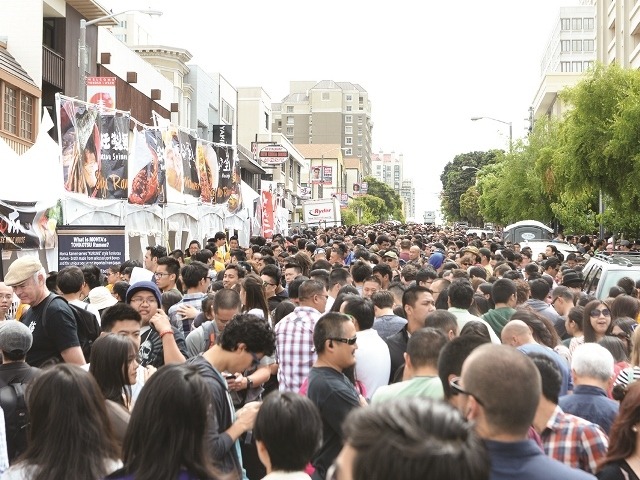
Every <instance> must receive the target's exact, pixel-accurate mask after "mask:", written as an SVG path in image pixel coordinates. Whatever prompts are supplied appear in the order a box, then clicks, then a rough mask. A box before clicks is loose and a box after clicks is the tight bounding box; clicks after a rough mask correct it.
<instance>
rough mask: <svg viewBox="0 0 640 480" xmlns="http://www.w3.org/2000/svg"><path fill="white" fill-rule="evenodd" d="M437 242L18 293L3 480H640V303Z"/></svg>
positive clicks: (326, 232)
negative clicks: (598, 295) (592, 293)
mask: <svg viewBox="0 0 640 480" xmlns="http://www.w3.org/2000/svg"><path fill="white" fill-rule="evenodd" d="M566 240H567V241H569V242H572V243H574V244H575V245H576V246H577V250H578V251H577V253H576V254H573V255H568V256H567V258H565V257H564V256H563V255H562V253H561V252H559V251H558V249H557V248H555V245H554V243H553V242H549V246H548V248H547V251H546V252H545V254H543V255H541V256H540V257H536V258H533V254H532V252H531V250H530V249H528V248H527V247H526V246H521V245H519V244H510V243H508V242H507V243H505V242H503V241H502V240H501V239H500V238H499V236H497V235H496V236H495V237H493V238H487V237H486V236H484V234H483V237H478V236H477V235H469V236H467V235H465V234H464V233H463V232H460V231H456V230H454V229H439V228H435V227H433V226H426V225H392V224H381V225H376V226H370V227H364V226H362V227H350V228H343V227H335V228H326V229H322V228H314V229H308V230H307V229H305V230H300V231H298V232H296V233H295V234H293V235H291V236H286V237H285V236H283V235H275V236H274V237H273V238H270V239H265V238H263V237H259V236H255V237H251V239H250V245H240V244H239V242H238V239H237V237H234V236H230V237H229V236H228V234H226V233H225V232H219V233H217V234H216V235H215V236H214V237H213V238H210V239H208V240H207V241H206V242H205V243H204V245H201V243H200V242H198V241H196V240H193V241H191V242H190V244H189V245H188V248H187V249H186V250H185V251H182V250H174V251H167V249H166V248H165V247H163V246H160V245H157V246H150V247H147V248H146V251H145V254H144V259H143V260H142V261H137V260H133V259H132V260H128V261H126V262H124V263H123V264H121V265H113V266H111V267H109V268H108V270H107V272H106V274H103V273H102V272H101V271H100V270H99V269H98V268H97V267H96V266H94V265H83V266H71V267H65V268H63V269H61V270H60V271H58V272H47V271H45V269H44V268H43V267H42V264H41V263H40V261H39V260H38V258H37V257H35V256H22V257H21V258H19V259H17V260H15V261H14V262H13V263H12V264H11V265H10V267H9V269H8V271H7V273H6V275H5V278H4V282H2V283H0V350H1V351H2V364H1V365H0V407H2V411H3V415H0V424H2V423H3V425H2V426H0V472H2V475H1V476H0V478H1V479H60V478H73V479H75V478H78V479H80V478H82V479H103V478H108V479H123V480H124V479H128V480H132V479H135V480H143V479H160V478H162V479H171V480H173V479H180V480H188V479H233V480H235V479H249V480H259V479H267V480H280V479H282V480H284V479H289V480H298V479H307V480H309V479H314V480H324V479H326V480H336V479H337V480H347V479H349V480H378V479H380V480H383V479H384V480H388V479H397V480H413V479H421V478H465V479H474V480H475V479H477V480H481V479H513V478H522V479H543V478H544V479H547V478H562V479H581V478H585V479H586V478H595V477H596V476H597V478H600V479H604V480H617V479H636V480H637V479H638V478H639V477H640V441H639V438H640V437H639V436H640V433H639V430H638V429H639V428H640V383H639V382H636V380H637V379H640V333H638V332H640V329H636V326H637V325H638V320H639V318H640V317H639V314H640V300H639V298H640V294H639V289H640V285H636V282H635V281H634V280H633V279H631V278H626V277H625V278H622V279H621V280H620V281H619V282H618V284H617V285H616V287H615V288H612V289H611V292H609V294H610V297H608V298H605V299H598V298H595V297H592V296H589V295H586V294H585V293H583V292H582V291H581V285H582V268H583V266H584V264H585V262H586V260H587V259H588V256H589V255H592V254H594V253H597V252H606V251H609V252H610V251H612V250H618V249H619V250H629V249H632V248H633V246H632V245H630V244H629V243H628V242H625V241H622V242H615V241H611V242H609V243H608V244H607V242H606V241H605V242H600V241H596V240H595V239H593V238H591V237H587V236H583V237H570V238H567V239H566Z"/></svg>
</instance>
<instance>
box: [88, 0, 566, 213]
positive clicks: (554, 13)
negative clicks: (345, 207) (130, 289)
mask: <svg viewBox="0 0 640 480" xmlns="http://www.w3.org/2000/svg"><path fill="white" fill-rule="evenodd" d="M99 1H100V3H101V4H102V5H103V6H105V7H107V8H112V9H113V11H114V12H117V11H121V10H124V9H127V8H147V7H149V8H153V9H156V10H162V11H163V12H164V15H163V16H162V17H158V18H153V19H151V21H150V23H151V30H152V32H151V33H152V34H154V36H157V38H156V42H155V43H158V44H162V45H170V46H174V47H180V48H185V49H187V50H188V51H189V52H190V53H191V54H192V55H193V59H192V62H193V63H197V64H198V65H200V66H201V67H203V68H204V69H205V70H206V71H209V72H220V73H221V74H222V75H223V76H224V77H225V78H226V79H227V80H228V81H229V82H230V83H231V84H233V85H234V86H236V87H249V86H251V87H253V86H261V87H263V88H264V89H265V91H266V92H267V93H268V94H269V95H270V96H271V99H272V101H273V102H279V101H281V100H282V98H283V97H284V96H286V95H287V93H288V89H289V81H290V80H317V81H320V80H335V81H346V82H352V83H358V84H360V85H361V86H362V87H363V88H364V89H365V90H367V91H368V92H369V99H370V100H371V103H372V120H373V123H374V129H373V151H374V152H378V151H384V152H391V151H395V152H397V153H403V154H404V160H405V170H404V172H405V178H406V177H411V178H413V179H414V182H415V187H416V197H417V204H416V216H417V218H418V219H421V218H422V212H423V211H424V210H435V209H438V208H439V202H438V199H437V193H438V192H439V191H440V189H441V184H440V173H441V172H442V169H443V168H444V166H445V165H446V164H447V163H448V162H449V161H451V160H452V159H453V157H454V156H455V155H457V154H459V153H465V152H471V151H479V150H488V149H491V148H504V149H505V150H506V149H507V148H508V143H509V127H508V126H507V125H503V124H501V123H497V122H493V121H490V120H481V121H477V122H472V121H471V120H470V118H471V117H473V116H489V117H494V118H497V119H500V120H503V121H506V122H513V137H514V140H516V139H517V138H520V137H523V136H524V135H525V134H526V128H527V126H528V122H526V121H525V119H526V118H527V117H528V108H529V106H530V105H531V103H532V101H533V98H534V96H535V94H536V91H537V89H538V87H539V85H540V81H541V73H540V62H541V59H542V54H543V52H544V50H545V48H546V46H547V43H548V41H549V36H550V34H551V31H552V29H553V27H554V25H555V22H556V20H557V17H558V14H559V11H560V7H561V6H568V5H576V4H578V0H536V1H529V2H525V1H522V0H485V1H483V2H479V1H477V0H458V1H455V2H453V1H451V2H439V1H433V2H432V1H429V2H417V1H416V0H396V1H394V2H382V1H375V2H371V1H370V0H366V1H365V0H340V1H338V0H325V1H324V2H322V3H321V4H320V3H316V2H307V1H305V0H273V1H264V0H245V1H242V0H227V1H224V2H220V1H216V2H211V1H209V0H206V1H205V0H181V1H177V0H154V1H153V2H150V1H149V0H126V1H124V0H99ZM266 72H268V73H266Z"/></svg>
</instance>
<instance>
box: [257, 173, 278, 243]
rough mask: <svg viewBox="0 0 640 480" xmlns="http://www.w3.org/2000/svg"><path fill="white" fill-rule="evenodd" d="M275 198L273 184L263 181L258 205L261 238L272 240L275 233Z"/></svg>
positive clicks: (274, 185) (274, 186)
mask: <svg viewBox="0 0 640 480" xmlns="http://www.w3.org/2000/svg"><path fill="white" fill-rule="evenodd" d="M276 197H277V195H276V184H275V182H269V181H265V180H263V181H262V186H261V189H260V204H261V210H262V219H261V226H262V236H263V237H264V238H272V237H273V235H274V233H275V231H274V229H275V221H276V217H275V213H276V200H277V199H276Z"/></svg>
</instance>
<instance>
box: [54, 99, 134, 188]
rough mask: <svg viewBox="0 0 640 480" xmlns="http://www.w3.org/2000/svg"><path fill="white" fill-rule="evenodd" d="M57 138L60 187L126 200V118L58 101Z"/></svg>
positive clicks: (92, 107)
mask: <svg viewBox="0 0 640 480" xmlns="http://www.w3.org/2000/svg"><path fill="white" fill-rule="evenodd" d="M59 102H60V105H59V108H58V129H59V131H58V134H59V138H60V139H61V140H60V148H61V159H62V169H63V176H64V187H65V189H66V190H67V191H69V192H74V193H80V194H84V195H86V196H88V197H94V198H102V199H124V198H127V181H126V180H127V163H128V157H129V121H130V116H129V115H128V114H126V113H121V112H115V111H113V110H112V111H111V112H105V113H101V112H99V109H98V107H96V106H93V105H88V104H86V103H83V102H78V101H74V100H73V99H66V98H60V100H59Z"/></svg>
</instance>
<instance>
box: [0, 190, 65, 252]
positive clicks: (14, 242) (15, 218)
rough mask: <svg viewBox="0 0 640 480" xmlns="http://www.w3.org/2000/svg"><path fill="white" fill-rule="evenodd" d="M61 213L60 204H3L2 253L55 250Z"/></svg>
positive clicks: (0, 221) (0, 208)
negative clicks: (42, 249) (23, 250)
mask: <svg viewBox="0 0 640 480" xmlns="http://www.w3.org/2000/svg"><path fill="white" fill-rule="evenodd" d="M61 212H62V208H61V206H60V204H58V205H55V206H51V205H50V206H46V205H40V204H39V203H38V202H12V201H7V200H0V249H2V250H22V249H38V248H42V247H44V248H54V247H55V246H56V225H57V224H58V223H59V222H61V221H62V213H61Z"/></svg>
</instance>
